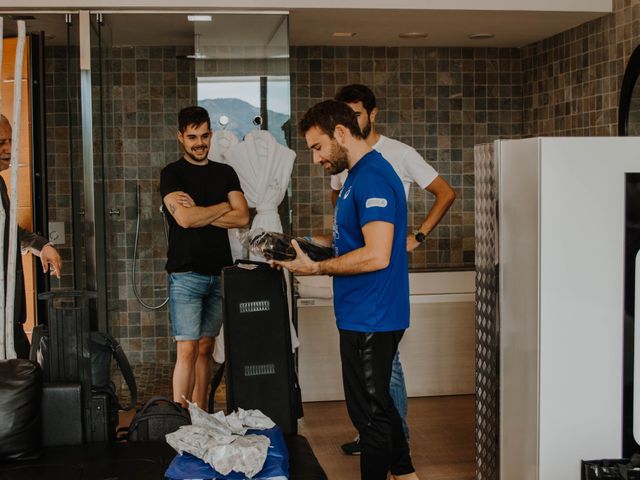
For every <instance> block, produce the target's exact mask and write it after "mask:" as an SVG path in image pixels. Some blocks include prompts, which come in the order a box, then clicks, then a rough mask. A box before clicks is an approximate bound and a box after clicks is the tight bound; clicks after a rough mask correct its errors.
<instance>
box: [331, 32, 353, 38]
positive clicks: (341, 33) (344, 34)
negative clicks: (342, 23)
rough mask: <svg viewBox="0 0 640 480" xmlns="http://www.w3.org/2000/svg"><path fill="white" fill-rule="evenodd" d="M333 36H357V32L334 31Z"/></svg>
mask: <svg viewBox="0 0 640 480" xmlns="http://www.w3.org/2000/svg"><path fill="white" fill-rule="evenodd" d="M331 36H332V37H355V36H356V34H355V33H353V32H333V33H332V34H331Z"/></svg>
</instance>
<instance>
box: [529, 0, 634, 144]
mask: <svg viewBox="0 0 640 480" xmlns="http://www.w3.org/2000/svg"><path fill="white" fill-rule="evenodd" d="M613 7H614V12H613V13H612V14H610V15H607V16H605V17H602V18H599V19H597V20H593V21H591V22H588V23H585V24H583V25H580V26H578V27H576V28H573V29H571V30H568V31H566V32H563V33H561V34H558V35H555V36H553V37H551V38H548V39H546V40H544V41H542V42H538V43H535V44H533V45H529V46H527V47H525V48H524V49H522V70H523V106H524V108H523V114H524V118H523V120H524V126H523V133H524V135H526V136H543V135H544V136H562V135H566V136H586V135H592V136H593V135H603V136H609V135H617V133H618V130H617V129H618V102H619V98H620V88H621V86H622V78H623V76H624V69H625V67H626V62H627V61H628V59H629V57H630V56H631V53H632V52H633V50H634V49H635V47H637V46H638V43H639V42H640V0H613Z"/></svg>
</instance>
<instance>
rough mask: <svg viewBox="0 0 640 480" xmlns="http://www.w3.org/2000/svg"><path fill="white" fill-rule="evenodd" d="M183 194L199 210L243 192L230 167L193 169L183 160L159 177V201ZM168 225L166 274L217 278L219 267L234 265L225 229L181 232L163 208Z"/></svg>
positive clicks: (216, 165)
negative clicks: (169, 195) (172, 193)
mask: <svg viewBox="0 0 640 480" xmlns="http://www.w3.org/2000/svg"><path fill="white" fill-rule="evenodd" d="M177 191H181V192H185V193H188V194H189V195H190V196H191V198H193V200H194V201H195V202H196V205H197V206H199V207H208V206H211V205H215V204H217V203H221V202H226V201H228V196H227V194H228V193H229V192H232V191H238V192H242V189H241V188H240V180H238V175H237V174H236V172H235V171H234V170H233V168H231V167H230V166H229V165H225V164H224V163H218V162H212V161H209V163H207V164H206V165H194V164H193V163H190V162H188V161H187V160H185V159H184V158H181V159H180V160H178V161H177V162H173V163H170V164H169V165H167V166H166V167H164V168H163V169H162V172H161V173H160V194H161V195H162V198H163V199H164V197H165V196H166V195H168V194H169V193H171V192H177ZM164 210H165V215H166V216H167V220H168V222H169V249H168V252H167V265H166V269H167V272H169V273H172V272H197V273H201V274H203V275H220V271H221V270H222V267H226V266H228V265H231V264H232V263H233V259H232V257H231V249H230V247H229V237H228V234H227V230H226V229H225V228H220V227H214V226H212V225H206V226H204V227H199V228H182V227H181V226H180V225H178V224H177V223H176V221H175V219H174V218H173V216H172V215H171V214H170V213H169V212H168V209H167V208H165V209H164Z"/></svg>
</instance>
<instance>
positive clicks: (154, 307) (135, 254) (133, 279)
mask: <svg viewBox="0 0 640 480" xmlns="http://www.w3.org/2000/svg"><path fill="white" fill-rule="evenodd" d="M136 207H137V213H138V219H137V221H136V237H135V241H134V242H133V268H132V269H131V283H132V285H133V293H134V295H135V296H136V298H137V299H138V302H140V305H142V306H143V307H144V308H148V309H149V310H159V309H161V308H162V307H164V306H165V305H166V304H167V302H168V301H169V297H168V296H167V298H165V299H164V301H163V302H162V303H161V304H159V305H150V304H148V303H146V302H145V301H144V300H142V297H141V296H140V293H139V292H138V287H137V285H136V260H137V258H138V237H139V235H140V212H141V208H140V185H138V188H137V190H136ZM160 213H162V226H163V227H164V238H165V241H166V243H167V245H168V244H169V232H167V220H166V219H165V218H164V211H163V207H162V205H161V206H160Z"/></svg>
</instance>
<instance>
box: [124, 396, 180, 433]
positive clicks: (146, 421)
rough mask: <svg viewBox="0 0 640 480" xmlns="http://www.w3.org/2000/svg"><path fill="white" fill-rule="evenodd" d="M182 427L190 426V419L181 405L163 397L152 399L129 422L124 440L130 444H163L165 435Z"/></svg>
mask: <svg viewBox="0 0 640 480" xmlns="http://www.w3.org/2000/svg"><path fill="white" fill-rule="evenodd" d="M183 425H191V417H190V416H189V412H188V411H187V410H186V409H185V408H184V407H183V406H182V405H180V404H179V403H176V402H174V401H172V400H170V399H168V398H165V397H153V398H152V399H151V400H149V401H148V402H147V403H145V404H144V406H143V407H142V408H141V409H140V410H138V412H137V413H136V415H135V417H133V420H131V425H130V426H129V429H128V431H127V434H126V438H127V440H129V441H130V442H149V441H151V442H158V441H163V442H164V441H165V435H166V434H167V433H173V432H175V431H176V430H178V428H180V427H181V426H183Z"/></svg>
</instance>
